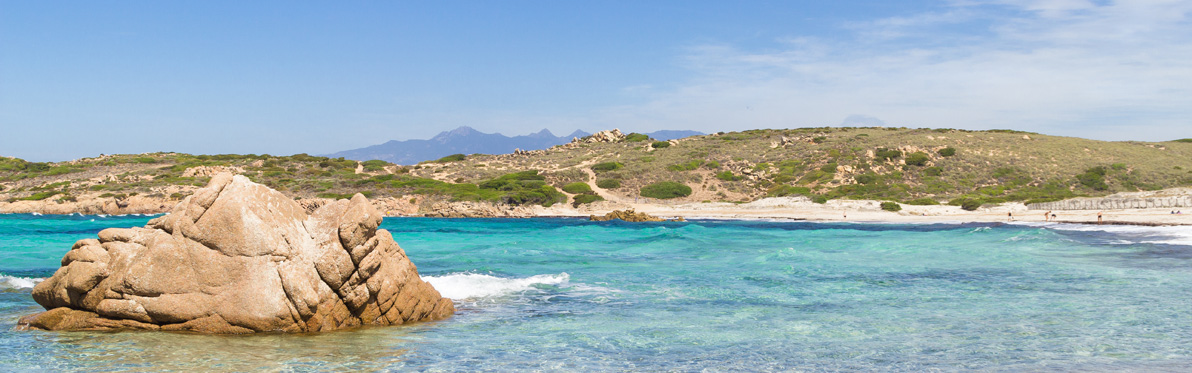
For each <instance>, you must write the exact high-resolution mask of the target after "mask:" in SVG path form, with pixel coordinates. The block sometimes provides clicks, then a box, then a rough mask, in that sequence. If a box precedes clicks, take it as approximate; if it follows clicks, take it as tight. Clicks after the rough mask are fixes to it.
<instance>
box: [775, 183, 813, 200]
mask: <svg viewBox="0 0 1192 373" xmlns="http://www.w3.org/2000/svg"><path fill="white" fill-rule="evenodd" d="M810 195H811V188H808V187H797V186H790V185H779V186H776V187H773V188H770V190H769V191H768V192H767V193H766V196H767V197H786V196H810Z"/></svg>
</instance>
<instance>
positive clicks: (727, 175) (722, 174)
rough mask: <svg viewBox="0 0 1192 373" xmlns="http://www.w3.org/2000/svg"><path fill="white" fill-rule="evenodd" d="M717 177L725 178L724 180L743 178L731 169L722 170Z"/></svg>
mask: <svg viewBox="0 0 1192 373" xmlns="http://www.w3.org/2000/svg"><path fill="white" fill-rule="evenodd" d="M716 178H717V179H720V180H724V181H737V180H741V177H740V176H737V175H733V172H732V171H729V170H724V171H721V172H720V173H718V174H716Z"/></svg>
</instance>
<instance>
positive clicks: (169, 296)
mask: <svg viewBox="0 0 1192 373" xmlns="http://www.w3.org/2000/svg"><path fill="white" fill-rule="evenodd" d="M380 224H381V214H380V212H378V211H377V210H376V209H375V208H374V207H372V206H371V205H370V204H369V202H368V200H367V199H366V198H365V197H364V196H362V195H360V194H357V195H356V196H354V197H352V199H351V200H338V201H335V202H332V203H328V204H326V205H323V206H320V207H318V208H317V209H316V210H314V211H313V212H312V213H311V214H310V215H307V213H306V211H305V210H304V209H303V207H302V206H300V205H299V204H298V203H296V202H294V201H293V200H292V199H290V198H287V197H286V196H285V195H283V194H281V193H279V192H277V191H274V190H272V189H269V188H268V187H265V186H263V185H260V184H256V183H253V182H252V181H250V180H249V179H248V178H246V177H244V176H232V175H231V174H227V173H224V174H219V175H217V176H215V177H214V178H212V180H211V183H210V184H209V185H207V187H205V188H203V189H200V190H199V191H198V192H196V193H195V194H194V195H192V196H190V197H187V198H186V199H185V200H183V201H182V202H181V203H179V204H178V205H177V206H175V207H174V209H173V210H172V211H171V212H170V213H169V214H168V215H165V216H162V217H160V218H157V219H153V220H151V221H149V224H148V225H146V226H145V227H144V228H128V229H123V228H112V229H105V230H103V231H101V232H99V237H98V239H84V240H80V241H78V242H76V243H75V244H74V246H73V247H72V248H71V250H70V251H69V252H67V253H66V255H65V256H64V257H63V258H62V267H61V268H59V269H58V271H57V272H55V273H54V276H53V277H50V278H49V279H47V280H45V281H43V282H41V283H40V284H38V285H37V286H36V287H35V288H34V289H33V299H34V300H36V301H37V303H39V304H41V305H42V306H43V307H45V308H46V309H47V310H48V311H46V312H42V313H39V314H35V315H30V316H26V317H24V318H22V319H21V320H20V322H19V326H18V327H19V328H26V329H46V330H109V329H153V330H176V331H192V332H199V333H218V334H229V333H253V332H315V331H326V330H334V329H342V328H350V327H355V326H360V325H396V324H404V323H410V322H418V321H429V320H437V319H443V318H446V317H449V316H451V315H452V314H453V313H454V311H455V309H454V306H453V305H452V302H451V300H450V299H447V298H443V297H442V296H441V295H440V294H439V292H438V291H436V290H435V289H434V287H432V286H431V285H430V284H428V283H426V282H424V281H422V279H421V278H420V277H419V276H418V269H417V268H416V267H415V266H414V264H413V263H411V262H410V260H409V259H408V258H406V255H405V252H404V251H403V250H402V249H401V247H399V246H398V245H397V243H396V242H394V241H393V237H392V236H391V235H390V234H389V232H388V231H386V230H384V229H377V226H378V225H380Z"/></svg>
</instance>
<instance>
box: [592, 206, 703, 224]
mask: <svg viewBox="0 0 1192 373" xmlns="http://www.w3.org/2000/svg"><path fill="white" fill-rule="evenodd" d="M614 219H620V220H624V221H627V222H635V223H636V222H646V221H686V220H684V219H683V218H677V219H670V220H667V219H663V218H660V217H657V216H653V215H650V214H647V213H644V212H635V211H633V209H628V210H613V211H612V212H609V213H607V214H604V215H603V216H597V215H589V216H588V220H590V221H609V220H614Z"/></svg>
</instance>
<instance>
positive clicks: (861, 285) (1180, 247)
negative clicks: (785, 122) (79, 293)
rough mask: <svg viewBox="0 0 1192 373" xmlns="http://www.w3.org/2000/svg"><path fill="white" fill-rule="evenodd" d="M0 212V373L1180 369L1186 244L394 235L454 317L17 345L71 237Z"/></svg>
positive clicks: (985, 236) (705, 226)
mask: <svg viewBox="0 0 1192 373" xmlns="http://www.w3.org/2000/svg"><path fill="white" fill-rule="evenodd" d="M148 219H149V218H148V217H140V216H137V217H106V218H105V217H96V216H68V217H61V216H32V215H0V289H2V290H0V370H55V371H57V370H88V371H91V370H193V369H196V368H202V369H218V370H259V369H265V370H292V371H308V370H336V371H342V370H348V369H352V370H356V369H362V370H386V369H392V370H409V369H418V370H448V371H460V370H568V371H574V370H583V371H590V370H650V371H657V370H682V371H686V370H700V369H711V370H750V371H752V370H791V369H798V370H840V369H849V370H858V369H865V370H896V371H920V370H925V369H943V370H957V369H987V370H1013V371H1020V370H1121V369H1136V370H1179V369H1181V368H1185V367H1188V366H1189V365H1192V316H1190V315H1189V314H1188V310H1189V309H1190V307H1189V303H1190V301H1189V296H1188V295H1189V294H1192V270H1190V269H1192V266H1190V264H1192V246H1188V245H1187V244H1185V242H1186V239H1187V237H1188V236H1189V234H1188V231H1187V228H1132V227H1112V228H1108V227H1107V229H1100V228H1098V227H1085V226H1064V225H1035V226H1032V225H1003V224H949V225H894V224H855V223H806V222H763V221H697V222H688V223H650V224H629V223H612V222H604V223H590V222H587V221H582V220H574V219H454V220H445V219H419V218H396V219H386V220H385V223H384V226H383V228H386V229H389V230H390V231H391V232H393V235H394V239H396V240H397V241H398V243H400V244H401V245H402V247H403V248H404V249H405V250H406V251H407V253H408V255H409V256H410V258H411V259H412V260H413V261H414V262H415V263H416V264H417V265H418V268H419V271H420V272H421V274H422V275H423V277H424V278H426V279H427V280H429V281H431V282H432V283H433V284H435V286H436V287H437V288H438V289H440V291H442V292H443V293H444V294H446V295H448V296H452V297H455V298H456V306H457V309H458V312H457V314H456V315H455V316H454V317H453V318H451V319H449V320H446V321H441V322H435V323H424V324H418V325H414V326H406V327H384V328H365V329H358V330H350V331H340V332H333V333H324V334H318V335H255V336H201V335H189V334H174V333H152V332H118V333H88V332H72V333H53V332H16V331H12V327H13V326H14V325H15V322H16V319H17V318H18V317H19V316H21V315H25V314H29V313H33V312H36V311H38V310H39V309H40V307H38V306H37V304H36V303H34V302H33V301H32V299H31V298H30V296H29V287H30V286H31V285H32V283H34V282H36V281H37V279H39V278H43V277H47V276H49V275H51V274H52V273H53V271H54V270H55V269H56V268H57V266H58V261H59V260H60V259H61V256H62V254H64V253H65V251H66V250H68V249H69V248H70V245H71V243H73V241H74V240H77V239H81V238H87V237H93V236H94V235H95V233H96V232H98V231H99V230H100V229H102V228H105V227H111V226H136V225H142V224H144V223H145V221H147V220H148Z"/></svg>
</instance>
